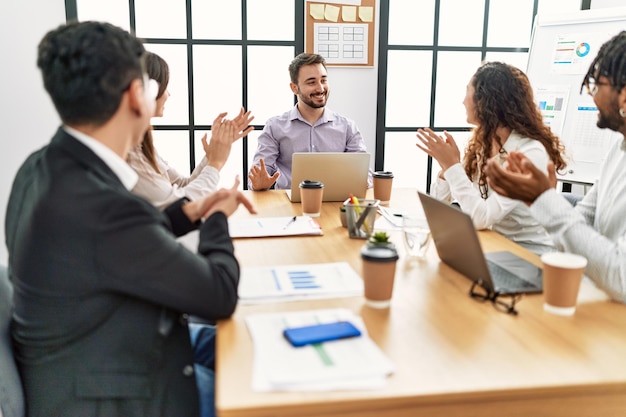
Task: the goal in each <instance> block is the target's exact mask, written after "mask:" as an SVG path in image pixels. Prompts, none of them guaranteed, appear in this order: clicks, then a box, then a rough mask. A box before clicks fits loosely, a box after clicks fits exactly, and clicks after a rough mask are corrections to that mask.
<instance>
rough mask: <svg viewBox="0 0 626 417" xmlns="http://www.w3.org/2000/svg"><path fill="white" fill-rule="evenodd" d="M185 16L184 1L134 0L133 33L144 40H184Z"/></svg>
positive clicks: (185, 33) (185, 30) (185, 34)
mask: <svg viewBox="0 0 626 417" xmlns="http://www.w3.org/2000/svg"><path fill="white" fill-rule="evenodd" d="M185 14H186V7H185V0H135V21H136V23H135V33H136V34H137V36H139V37H140V38H144V39H145V38H171V39H185V38H186V37H187V18H186V16H185Z"/></svg>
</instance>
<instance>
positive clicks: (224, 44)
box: [66, 0, 304, 188]
mask: <svg viewBox="0 0 626 417" xmlns="http://www.w3.org/2000/svg"><path fill="white" fill-rule="evenodd" d="M66 7H67V10H68V19H78V20H81V21H82V20H88V19H94V20H106V21H110V22H112V23H114V24H116V25H117V26H120V27H122V28H125V29H127V30H129V31H131V32H132V31H134V32H135V33H136V34H137V36H138V37H140V38H142V39H143V40H144V43H145V46H146V49H147V50H149V51H152V52H154V53H156V54H158V55H160V56H161V57H163V58H164V59H165V60H166V61H167V63H168V65H169V67H170V83H169V86H168V91H169V93H170V94H171V95H170V97H169V99H168V101H167V103H166V106H165V112H164V116H163V117H160V118H153V119H152V124H153V136H154V138H155V146H156V148H157V150H158V152H159V154H160V155H161V156H162V157H163V158H164V159H165V160H167V161H168V162H169V163H170V164H171V165H172V166H173V167H175V168H176V169H177V170H178V171H179V172H181V173H185V174H186V173H189V172H191V170H192V169H193V168H194V167H195V165H196V164H197V163H198V162H199V161H200V160H201V159H202V157H203V156H204V150H203V148H202V143H201V137H202V135H204V134H205V133H206V134H207V135H208V137H209V138H210V136H211V131H210V129H211V125H212V124H213V120H214V119H215V117H216V116H217V115H218V114H219V113H221V112H227V113H228V116H227V117H234V116H235V115H236V114H237V113H238V112H239V110H240V109H241V107H244V108H246V109H252V110H253V112H254V113H253V114H254V115H255V119H254V121H253V123H254V126H255V129H256V131H255V132H254V133H253V135H250V137H248V138H243V139H241V140H239V141H237V142H236V143H235V145H234V146H233V148H232V150H231V154H230V157H229V160H228V162H227V163H226V165H225V166H224V168H223V169H222V171H221V178H222V181H223V183H222V184H221V185H224V186H230V185H232V181H233V178H234V176H235V175H239V176H240V177H241V179H242V188H243V187H244V186H245V183H246V181H245V180H246V176H247V171H248V167H249V163H250V161H251V160H252V156H253V154H254V151H255V150H256V143H257V142H256V141H257V138H258V135H259V133H260V131H261V129H262V128H263V125H264V123H265V121H266V120H267V119H268V118H269V117H270V116H273V115H276V114H279V113H282V112H284V111H285V110H286V109H288V108H289V107H291V106H293V103H294V96H293V94H292V93H291V91H290V89H289V76H288V71H287V66H288V64H289V62H290V61H291V59H293V57H294V56H295V55H296V54H297V53H299V52H302V51H303V50H304V36H303V33H304V19H303V16H304V1H297V2H293V1H291V0H240V1H236V0H229V1H223V0H222V1H217V0H110V1H107V2H102V1H100V0H66ZM72 11H75V14H76V15H75V16H73V15H72V13H73V12H72ZM251 154H252V155H251Z"/></svg>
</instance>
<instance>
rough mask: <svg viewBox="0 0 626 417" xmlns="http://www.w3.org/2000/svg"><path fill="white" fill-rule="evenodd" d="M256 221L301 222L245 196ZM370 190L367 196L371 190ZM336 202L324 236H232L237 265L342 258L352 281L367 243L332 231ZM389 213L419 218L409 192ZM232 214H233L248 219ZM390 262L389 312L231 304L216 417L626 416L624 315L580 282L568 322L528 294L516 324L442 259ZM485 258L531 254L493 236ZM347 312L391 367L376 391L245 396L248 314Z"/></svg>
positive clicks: (359, 305)
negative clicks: (477, 296)
mask: <svg viewBox="0 0 626 417" xmlns="http://www.w3.org/2000/svg"><path fill="white" fill-rule="evenodd" d="M247 193H248V194H247V195H248V196H249V198H250V199H251V200H252V201H253V202H254V204H255V205H256V207H257V210H258V211H259V215H260V216H292V215H296V214H298V215H299V214H301V206H300V204H292V203H290V202H289V200H288V199H287V198H286V196H285V194H284V192H283V191H266V192H256V193H255V192H247ZM368 193H371V190H370V191H368ZM339 206H340V203H324V206H323V208H322V214H321V217H320V218H319V223H320V224H321V225H322V228H323V230H324V235H323V236H312V237H283V238H260V239H237V240H235V250H236V254H237V257H238V259H239V260H240V262H241V265H242V266H249V267H253V266H266V265H280V264H303V263H318V262H320V263H321V262H336V261H347V262H348V263H350V265H351V266H352V267H353V268H354V269H355V270H356V271H357V272H358V273H359V274H360V273H361V260H360V256H359V250H360V248H361V247H362V246H363V244H364V241H363V240H359V239H350V238H349V237H348V232H347V229H345V228H343V227H341V225H340V221H339V216H338V207H339ZM390 207H391V208H394V209H396V208H398V209H408V210H412V209H416V208H417V210H420V209H419V200H418V198H417V195H416V190H415V189H394V190H393V195H392V200H391V203H390ZM247 215H248V214H247V212H245V211H244V210H243V209H240V210H239V211H238V212H237V213H235V216H247ZM393 233H394V234H393V235H392V237H393V240H394V241H395V243H396V245H397V247H398V250H399V251H400V255H401V258H400V260H399V261H398V265H397V270H396V280H395V287H394V294H393V299H392V303H391V307H390V308H389V309H387V310H376V309H372V308H370V307H367V306H365V305H364V299H363V297H350V298H339V299H329V300H310V301H306V302H287V303H275V304H261V305H245V306H242V305H240V306H238V308H237V311H236V312H235V314H234V316H233V317H232V318H230V319H228V320H222V321H220V322H219V324H218V326H219V332H218V337H217V364H216V367H217V380H216V406H217V410H218V415H219V416H220V417H244V416H245V417H252V416H353V417H357V416H359V417H363V416H385V417H386V416H431V417H432V416H474V415H480V416H498V417H502V416H623V415H626V306H624V305H622V304H619V303H614V302H610V301H607V300H606V298H605V297H604V295H603V293H600V292H599V291H597V290H596V289H595V287H593V286H592V285H591V284H588V283H585V282H583V286H582V287H581V294H580V298H579V304H578V307H577V310H576V313H575V315H574V316H572V317H560V316H555V315H551V314H549V313H546V312H544V311H543V309H542V296H541V295H540V294H538V295H527V296H525V297H524V298H523V299H522V300H521V301H520V302H519V303H518V304H517V307H518V310H519V315H518V316H512V315H508V314H504V313H501V312H499V311H497V310H496V309H495V308H494V307H493V306H492V305H491V303H480V302H478V301H475V300H473V299H471V298H470V297H469V296H468V291H469V288H470V281H469V280H467V279H466V278H465V277H463V276H461V275H460V274H459V273H457V272H455V271H454V270H452V269H451V268H449V267H448V266H446V265H445V264H443V263H441V262H440V261H439V258H438V256H437V253H436V251H435V249H434V247H433V245H431V247H430V249H429V252H428V254H427V259H425V260H423V261H420V262H406V261H405V259H404V257H403V249H404V248H403V245H402V239H401V236H400V234H399V233H398V232H393ZM479 235H480V239H481V242H482V244H483V248H484V250H485V251H486V252H488V251H495V250H510V251H512V252H515V253H517V254H519V255H521V256H522V257H524V258H526V259H528V260H530V261H531V262H533V263H535V264H537V265H539V260H538V257H537V256H535V255H534V254H532V253H530V252H527V251H526V250H524V249H523V248H521V247H519V246H517V245H515V244H513V243H512V242H510V241H508V240H507V239H505V238H503V237H502V236H500V235H498V234H497V233H495V232H479ZM337 307H343V308H349V309H351V310H353V311H354V312H355V313H356V314H358V315H360V316H361V317H362V318H363V320H364V322H365V325H366V327H367V330H368V332H369V335H370V337H371V338H372V339H373V340H374V342H375V343H376V344H377V345H378V346H379V347H380V348H381V349H382V350H383V351H384V352H385V354H386V355H387V356H388V357H389V358H390V359H391V361H392V362H393V363H394V364H395V366H396V371H395V373H394V374H393V375H391V376H390V377H389V378H388V379H387V384H386V386H385V387H384V388H382V389H379V390H362V391H358V390H357V391H332V392H271V393H262V392H254V391H253V390H252V388H251V378H252V365H253V361H254V358H253V347H252V341H251V338H250V335H249V333H248V329H247V327H246V324H245V321H244V318H245V317H246V315H248V314H251V313H257V312H276V311H292V310H307V309H316V308H337Z"/></svg>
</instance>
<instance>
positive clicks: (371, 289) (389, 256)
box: [361, 245, 398, 308]
mask: <svg viewBox="0 0 626 417" xmlns="http://www.w3.org/2000/svg"><path fill="white" fill-rule="evenodd" d="M361 259H362V262H363V287H364V292H365V304H367V305H368V306H370V307H374V308H387V307H389V304H390V303H391V294H392V293H393V281H394V277H395V275H396V262H397V261H398V252H397V251H396V249H395V248H394V247H389V246H384V247H383V246H369V245H365V246H363V248H362V249H361Z"/></svg>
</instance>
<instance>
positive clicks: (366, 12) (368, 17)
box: [359, 6, 374, 22]
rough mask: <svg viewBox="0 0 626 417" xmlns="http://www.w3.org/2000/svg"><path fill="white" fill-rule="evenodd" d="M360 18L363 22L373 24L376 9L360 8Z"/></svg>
mask: <svg viewBox="0 0 626 417" xmlns="http://www.w3.org/2000/svg"><path fill="white" fill-rule="evenodd" d="M359 18H360V19H361V21H363V22H373V21H374V8H373V7H372V6H359Z"/></svg>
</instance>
